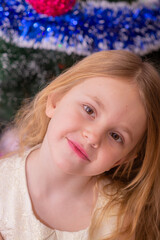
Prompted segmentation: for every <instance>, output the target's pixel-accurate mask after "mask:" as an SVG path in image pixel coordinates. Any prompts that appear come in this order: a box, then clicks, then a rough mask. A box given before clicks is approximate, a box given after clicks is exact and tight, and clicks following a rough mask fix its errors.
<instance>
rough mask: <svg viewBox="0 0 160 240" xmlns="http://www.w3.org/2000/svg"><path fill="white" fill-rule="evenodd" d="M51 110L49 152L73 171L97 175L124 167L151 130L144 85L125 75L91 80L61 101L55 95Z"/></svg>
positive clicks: (59, 162)
mask: <svg viewBox="0 0 160 240" xmlns="http://www.w3.org/2000/svg"><path fill="white" fill-rule="evenodd" d="M46 114H47V116H48V117H49V118H51V120H50V122H49V126H48V130H47V133H46V136H45V141H47V153H48V155H47V156H48V157H49V158H50V160H51V162H53V163H54V164H56V165H57V166H58V167H59V168H60V169H61V170H62V171H63V172H65V173H68V174H73V175H83V176H95V175H98V174H101V173H103V172H105V171H108V170H109V169H111V168H113V167H114V166H116V165H119V164H120V163H121V162H123V161H124V160H126V156H127V154H128V153H129V152H130V151H131V150H132V149H133V147H134V146H135V145H136V144H137V142H138V141H139V140H140V138H141V137H142V136H143V134H144V132H145V129H146V114H145V109H144V106H143V104H142V102H141V99H140V96H139V92H138V88H137V87H136V85H134V84H132V83H128V82H127V81H123V80H119V79H111V78H105V77H94V78H90V79H88V80H86V81H84V82H82V83H80V84H79V85H76V86H75V87H73V88H72V89H71V90H70V91H69V92H68V93H67V94H66V95H65V96H63V97H62V99H61V100H60V101H58V102H55V101H54V94H52V95H51V96H50V97H49V99H48V103H47V107H46Z"/></svg>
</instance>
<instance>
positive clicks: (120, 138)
mask: <svg viewBox="0 0 160 240" xmlns="http://www.w3.org/2000/svg"><path fill="white" fill-rule="evenodd" d="M110 135H111V137H112V138H113V139H114V140H115V141H116V142H119V143H123V139H122V137H120V136H119V135H118V134H117V133H115V132H111V133H110Z"/></svg>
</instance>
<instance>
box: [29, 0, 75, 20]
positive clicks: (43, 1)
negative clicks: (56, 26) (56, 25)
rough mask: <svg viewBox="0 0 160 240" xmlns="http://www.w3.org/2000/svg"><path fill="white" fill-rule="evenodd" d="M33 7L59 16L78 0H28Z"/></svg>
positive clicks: (40, 11) (49, 14)
mask: <svg viewBox="0 0 160 240" xmlns="http://www.w3.org/2000/svg"><path fill="white" fill-rule="evenodd" d="M27 1H28V2H29V3H30V4H31V5H32V7H33V8H34V9H35V10H36V11H37V12H38V13H42V14H46V15H48V16H53V17H55V16H59V15H63V14H65V13H67V12H68V11H69V10H71V9H72V7H73V6H74V4H75V2H76V0H27Z"/></svg>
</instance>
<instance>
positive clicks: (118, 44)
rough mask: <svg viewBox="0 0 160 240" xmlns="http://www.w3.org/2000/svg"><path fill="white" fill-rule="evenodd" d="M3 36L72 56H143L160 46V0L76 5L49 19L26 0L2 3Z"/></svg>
mask: <svg viewBox="0 0 160 240" xmlns="http://www.w3.org/2000/svg"><path fill="white" fill-rule="evenodd" d="M0 36H1V37H2V38H3V39H5V40H7V41H10V42H12V43H15V44H17V45H18V46H20V47H33V48H43V49H52V50H58V51H64V52H66V53H68V54H71V53H76V54H79V55H89V54H90V53H93V52H96V51H101V50H108V49H125V50H129V51H132V52H135V53H138V54H139V55H144V54H146V53H149V52H151V51H153V50H157V49H159V48H160V1H159V0H151V1H150V0H147V1H138V2H136V3H132V4H127V3H124V2H121V3H109V2H106V1H98V2H96V1H87V2H77V3H76V5H75V6H74V8H73V9H72V10H71V11H69V12H68V13H67V14H65V15H62V16H57V17H48V16H46V15H43V14H38V13H37V12H36V11H35V10H34V9H33V8H32V7H31V6H30V5H29V4H28V3H27V2H25V1H24V0H0Z"/></svg>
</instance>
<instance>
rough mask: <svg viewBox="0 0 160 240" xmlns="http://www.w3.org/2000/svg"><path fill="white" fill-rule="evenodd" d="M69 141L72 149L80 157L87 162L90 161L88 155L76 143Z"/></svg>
mask: <svg viewBox="0 0 160 240" xmlns="http://www.w3.org/2000/svg"><path fill="white" fill-rule="evenodd" d="M67 141H68V144H69V146H70V147H71V149H72V150H73V151H74V152H75V153H76V154H77V155H78V156H79V157H80V158H82V159H83V160H86V161H90V160H89V158H88V156H87V154H86V153H85V151H84V150H83V149H82V148H81V147H80V146H78V144H77V143H75V142H72V141H71V140H69V139H68V138H67Z"/></svg>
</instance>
